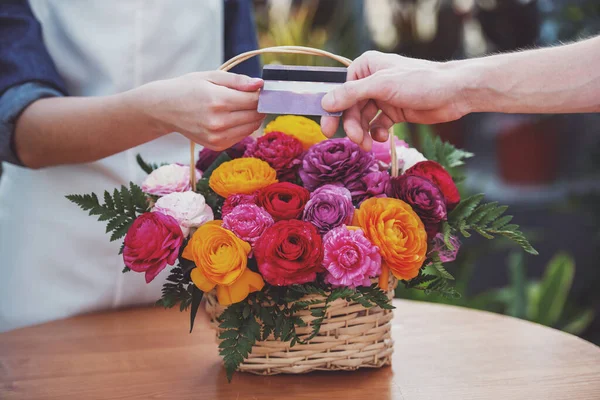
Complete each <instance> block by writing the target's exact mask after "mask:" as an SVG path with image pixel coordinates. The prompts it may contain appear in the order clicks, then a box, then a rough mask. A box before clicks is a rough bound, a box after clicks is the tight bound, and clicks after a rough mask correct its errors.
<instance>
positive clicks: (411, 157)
mask: <svg viewBox="0 0 600 400" xmlns="http://www.w3.org/2000/svg"><path fill="white" fill-rule="evenodd" d="M396 154H397V156H398V168H399V169H401V170H402V171H401V173H402V174H403V173H405V172H406V170H407V169H409V168H410V167H412V166H413V165H415V164H417V163H420V162H421V161H427V159H426V158H425V157H424V156H423V154H421V153H419V151H418V150H417V149H414V148H412V147H399V146H396Z"/></svg>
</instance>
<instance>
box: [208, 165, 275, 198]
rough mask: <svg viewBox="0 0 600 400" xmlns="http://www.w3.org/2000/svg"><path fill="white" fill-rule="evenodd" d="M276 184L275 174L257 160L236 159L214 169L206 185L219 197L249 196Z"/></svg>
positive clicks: (271, 169)
mask: <svg viewBox="0 0 600 400" xmlns="http://www.w3.org/2000/svg"><path fill="white" fill-rule="evenodd" d="M276 182H277V172H276V171H275V170H274V169H273V168H271V166H270V165H269V164H267V163H266V162H265V161H263V160H259V159H258V158H251V157H248V158H236V159H235V160H231V161H227V162H224V163H223V164H221V165H219V166H218V167H217V169H215V170H214V171H213V173H212V175H211V176H210V179H209V180H208V185H209V186H210V188H211V189H212V190H214V191H215V193H217V194H218V195H219V196H221V197H229V196H231V195H232V194H251V193H254V192H255V191H257V190H258V189H262V188H264V187H267V186H269V185H270V184H272V183H276Z"/></svg>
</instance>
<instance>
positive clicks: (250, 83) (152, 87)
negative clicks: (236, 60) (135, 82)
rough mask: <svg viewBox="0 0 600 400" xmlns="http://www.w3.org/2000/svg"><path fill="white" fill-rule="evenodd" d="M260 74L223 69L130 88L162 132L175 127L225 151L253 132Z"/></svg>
mask: <svg viewBox="0 0 600 400" xmlns="http://www.w3.org/2000/svg"><path fill="white" fill-rule="evenodd" d="M262 85H263V81H262V80H261V79H255V78H249V77H247V76H245V75H238V74H233V73H228V72H223V71H210V72H195V73H191V74H187V75H183V76H181V77H178V78H174V79H168V80H163V81H156V82H152V83H149V84H147V85H144V86H141V87H139V88H138V89H134V90H132V91H131V92H130V96H133V97H134V99H135V100H134V101H135V102H137V104H139V105H141V107H142V112H144V113H145V114H146V115H147V116H148V118H150V119H151V120H152V121H153V124H154V125H155V126H157V127H158V129H159V130H160V131H162V132H163V133H167V132H179V133H181V134H182V135H184V136H186V137H187V138H189V139H190V140H193V141H194V142H196V143H199V144H201V145H202V146H205V147H208V148H209V149H212V150H224V149H226V148H228V147H230V146H232V145H233V144H235V143H237V142H239V141H240V140H242V139H243V138H245V137H246V136H248V135H250V134H252V133H253V132H254V131H256V130H257V129H258V128H259V127H260V125H261V123H262V121H263V119H264V117H265V116H264V114H259V113H258V112H257V111H256V109H257V105H258V90H259V89H260V88H261V87H262Z"/></svg>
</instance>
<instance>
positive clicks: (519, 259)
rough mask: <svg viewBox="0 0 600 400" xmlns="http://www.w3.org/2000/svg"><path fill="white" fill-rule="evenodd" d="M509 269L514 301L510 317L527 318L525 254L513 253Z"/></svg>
mask: <svg viewBox="0 0 600 400" xmlns="http://www.w3.org/2000/svg"><path fill="white" fill-rule="evenodd" d="M508 267H509V271H510V281H511V291H512V299H511V302H510V304H509V307H508V310H507V311H508V315H511V316H513V317H516V318H525V317H526V316H527V308H526V305H527V293H526V277H525V264H524V259H523V253H516V252H515V253H511V254H510V256H509V259H508Z"/></svg>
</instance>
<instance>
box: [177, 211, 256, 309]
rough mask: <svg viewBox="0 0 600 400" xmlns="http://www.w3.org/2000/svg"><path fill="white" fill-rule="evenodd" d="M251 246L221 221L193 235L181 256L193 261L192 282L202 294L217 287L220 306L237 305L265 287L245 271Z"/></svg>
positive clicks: (254, 274)
mask: <svg viewBox="0 0 600 400" xmlns="http://www.w3.org/2000/svg"><path fill="white" fill-rule="evenodd" d="M250 250H251V247H250V245H249V244H248V243H246V242H244V241H243V240H241V239H240V238H238V237H237V236H235V235H234V234H233V232H231V231H228V230H227V229H225V228H222V227H221V221H211V222H208V223H206V224H204V225H202V226H200V228H198V230H197V231H196V232H195V233H194V234H193V235H192V237H191V239H190V241H189V242H188V244H187V246H186V248H185V249H184V250H183V254H182V257H183V258H185V259H188V260H191V261H193V262H194V263H195V264H196V268H194V269H192V273H191V278H192V282H194V284H195V285H196V286H197V287H198V289H200V290H202V291H203V292H209V291H211V290H213V289H214V288H215V287H216V288H217V298H218V300H219V304H221V305H224V306H228V305H230V304H233V303H239V302H240V301H242V300H244V299H245V298H246V297H248V294H250V293H252V292H256V291H259V290H261V289H262V288H263V286H264V285H265V282H264V281H263V279H262V277H261V276H260V275H259V274H257V273H256V272H253V271H251V270H250V269H248V268H247V265H248V254H249V253H250Z"/></svg>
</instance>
